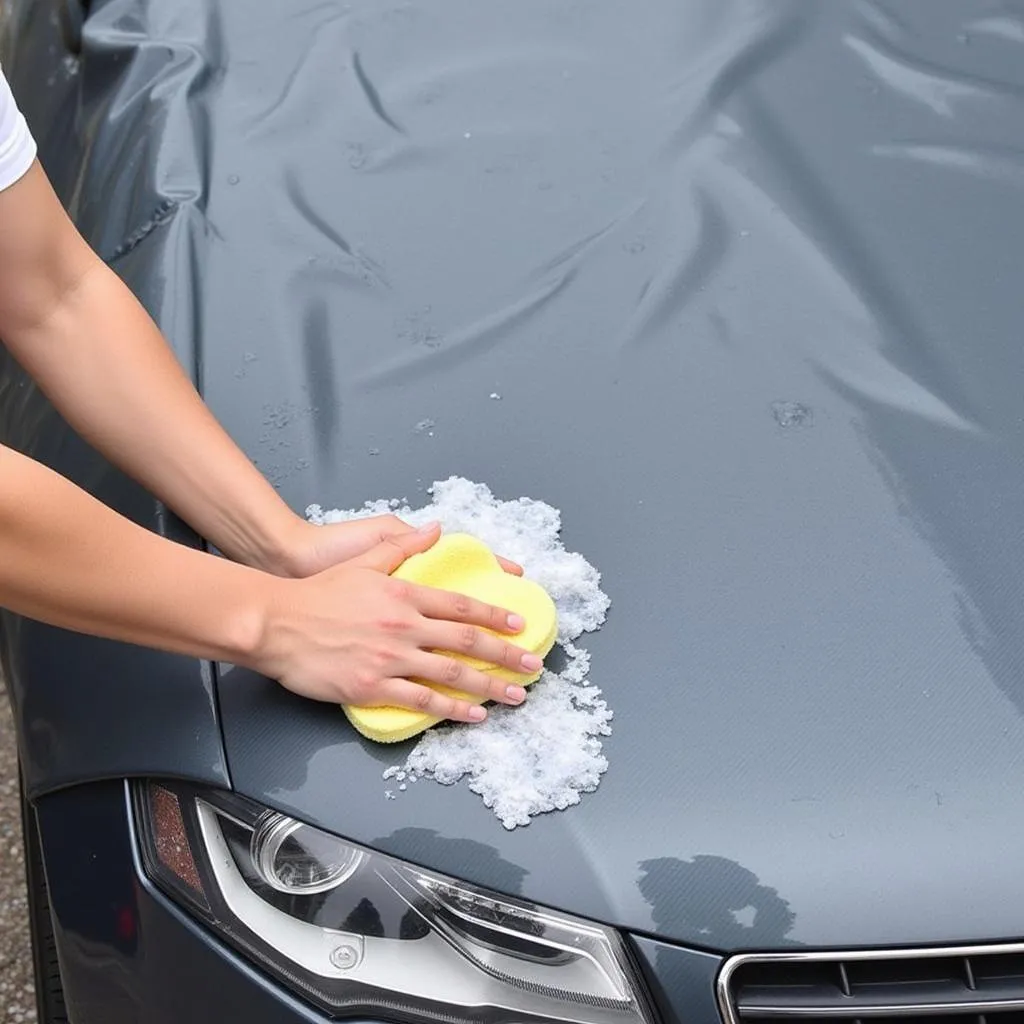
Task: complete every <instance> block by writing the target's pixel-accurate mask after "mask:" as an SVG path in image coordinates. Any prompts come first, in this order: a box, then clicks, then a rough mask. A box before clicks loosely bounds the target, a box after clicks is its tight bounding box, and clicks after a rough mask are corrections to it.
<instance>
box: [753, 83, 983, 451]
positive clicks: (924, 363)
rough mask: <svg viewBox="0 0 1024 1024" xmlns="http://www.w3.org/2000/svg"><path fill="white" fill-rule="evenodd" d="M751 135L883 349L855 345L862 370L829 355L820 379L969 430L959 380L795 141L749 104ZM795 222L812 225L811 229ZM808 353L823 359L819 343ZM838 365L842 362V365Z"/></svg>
mask: <svg viewBox="0 0 1024 1024" xmlns="http://www.w3.org/2000/svg"><path fill="white" fill-rule="evenodd" d="M749 113H750V119H749V120H750V123H751V124H752V125H754V126H756V127H755V128H754V129H752V132H754V133H756V135H757V136H759V138H760V142H761V145H762V149H763V150H764V152H765V153H767V154H770V156H771V158H772V159H773V160H774V162H775V163H776V164H777V165H778V167H779V170H780V171H781V172H782V174H783V176H784V178H785V181H786V182H787V185H788V187H787V190H786V191H787V196H788V198H787V199H783V200H780V201H779V202H780V208H784V207H785V205H786V204H787V202H788V205H789V206H790V207H791V208H792V207H794V206H795V207H796V211H795V212H796V214H797V216H794V212H790V213H789V219H790V221H791V222H792V223H793V225H794V227H797V230H799V232H800V235H801V237H803V238H805V239H807V241H808V242H809V244H810V245H811V246H813V248H814V250H815V252H816V253H817V254H818V255H819V257H820V259H821V261H822V262H823V263H824V265H825V266H827V267H829V268H830V269H831V270H833V271H834V272H835V273H836V274H837V275H838V276H839V277H840V278H841V279H842V280H843V282H844V283H845V285H846V287H847V288H849V289H850V291H851V292H853V294H855V295H856V296H857V297H858V299H859V300H860V303H861V305H862V306H863V309H864V310H865V312H867V313H868V315H869V316H871V318H872V319H873V321H874V322H875V323H876V324H877V325H878V332H879V334H880V336H881V338H882V340H883V349H882V350H877V349H874V348H872V347H871V346H868V345H862V346H860V348H859V349H858V352H857V354H856V356H855V357H854V360H853V361H854V362H857V363H860V365H861V368H862V369H863V370H864V371H865V372H862V373H856V371H854V372H852V373H851V372H850V369H849V368H848V367H849V363H850V352H849V351H844V352H842V353H836V354H835V356H833V358H832V363H831V365H829V364H828V363H827V362H826V364H825V365H823V366H822V367H821V371H822V373H823V375H825V376H831V377H833V378H834V379H836V380H841V381H845V382H846V383H847V384H848V385H849V386H850V387H851V388H852V389H853V390H854V391H856V392H861V393H865V394H871V395H872V396H873V397H874V398H876V399H879V400H882V401H884V402H886V404H890V405H893V406H894V407H898V408H903V409H904V410H906V411H908V412H911V413H913V414H915V415H926V416H928V417H929V418H932V419H936V420H938V421H939V422H943V423H946V424H947V425H949V426H951V427H954V428H955V429H959V430H968V431H973V430H975V429H977V428H976V426H975V425H974V422H973V421H974V417H973V416H972V415H971V414H970V413H969V411H968V409H969V405H968V402H967V398H966V395H965V394H964V391H963V387H962V385H961V384H960V383H959V382H958V381H957V380H956V379H955V376H953V375H952V374H951V373H950V372H949V370H948V369H947V368H946V367H945V366H944V365H943V364H942V361H941V359H940V358H939V357H938V356H937V354H936V353H935V351H934V349H933V348H932V346H931V344H930V342H929V339H928V332H927V331H926V330H925V329H924V327H923V326H922V325H921V324H920V323H919V322H918V320H917V317H916V316H915V315H914V312H913V310H912V309H911V307H910V305H909V304H908V302H907V301H906V300H905V299H904V298H903V297H901V295H900V294H899V291H898V289H897V288H895V287H894V285H893V284H892V283H890V282H889V280H888V278H887V276H886V273H885V270H884V268H883V267H882V266H880V265H879V264H878V262H877V260H876V259H875V258H874V256H873V254H872V252H871V249H870V246H869V245H868V244H867V243H866V242H865V241H864V240H863V239H862V238H861V236H860V234H859V232H858V231H857V230H856V228H855V226H854V224H853V223H852V222H851V221H850V219H849V218H848V217H847V216H845V215H844V213H843V211H842V208H841V206H840V204H839V203H838V202H837V200H836V198H835V197H833V196H832V195H831V194H830V193H829V190H828V188H827V186H826V184H825V183H824V182H823V181H822V180H821V178H820V176H819V175H818V174H817V173H816V172H815V171H814V170H813V169H812V168H811V167H810V166H809V165H808V164H807V162H806V161H805V160H804V158H803V157H802V155H801V153H800V150H799V147H798V146H797V144H796V142H795V140H794V139H793V138H792V137H791V136H790V135H789V134H788V133H787V132H786V131H785V130H784V128H783V126H782V125H781V124H780V123H779V121H778V119H777V118H776V117H775V115H774V114H773V113H772V111H771V110H770V109H769V108H768V106H767V105H766V104H763V103H759V102H755V101H754V100H753V98H751V99H750V101H749ZM801 225H814V226H815V230H814V231H813V234H811V233H810V232H809V231H808V230H807V229H805V228H803V227H801ZM896 339H899V340H900V341H901V342H902V345H903V346H904V347H906V348H912V349H913V352H914V369H913V370H911V369H903V368H902V367H901V366H899V364H898V362H897V360H896V359H895V358H893V356H894V355H895V353H892V354H891V355H890V354H887V353H885V351H884V349H885V348H886V347H888V348H889V349H890V351H891V350H892V349H893V348H894V347H895V345H894V342H895V340H896ZM813 358H814V359H815V361H816V362H819V363H821V362H822V360H823V359H827V358H828V357H826V356H825V354H824V352H823V351H822V350H821V349H820V348H819V349H818V351H816V352H815V353H814V356H813ZM844 363H845V364H846V366H844V365H843V364H844Z"/></svg>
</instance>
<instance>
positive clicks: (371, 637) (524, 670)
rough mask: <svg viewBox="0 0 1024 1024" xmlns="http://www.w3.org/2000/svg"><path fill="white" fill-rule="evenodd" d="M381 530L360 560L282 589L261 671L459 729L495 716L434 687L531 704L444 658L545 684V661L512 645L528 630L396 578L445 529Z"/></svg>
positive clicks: (270, 614) (311, 691)
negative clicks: (540, 678) (468, 658)
mask: <svg viewBox="0 0 1024 1024" xmlns="http://www.w3.org/2000/svg"><path fill="white" fill-rule="evenodd" d="M384 518H389V517H384ZM403 527H404V524H403ZM317 529H325V527H317ZM364 529H365V527H364ZM376 529H378V530H381V529H384V530H389V532H387V533H386V535H385V536H384V539H383V540H380V541H379V542H378V543H376V544H375V545H374V546H373V547H371V548H370V549H369V550H368V551H365V552H364V553H363V554H361V555H359V556H358V557H356V558H350V559H348V560H347V561H345V562H343V563H342V564H340V565H337V566H335V567H333V568H331V569H327V570H325V571H324V572H321V573H319V574H317V575H315V576H311V577H308V578H306V579H300V580H289V581H283V582H282V583H281V584H280V585H279V586H278V587H277V588H276V590H275V595H276V598H275V599H274V600H273V603H272V604H271V607H270V608H269V609H268V611H267V615H266V626H265V628H264V630H263V639H262V641H261V643H260V644H259V646H258V649H257V652H256V655H255V657H254V658H253V667H254V668H256V669H258V670H259V671H260V672H262V673H264V674H265V675H268V676H270V677H272V678H274V679H277V680H279V681H280V682H281V684H282V685H283V686H285V687H286V688H287V689H289V690H292V691H293V692H294V693H298V694H301V695H302V696H304V697H311V698H313V699H315V700H323V701H331V702H336V703H339V704H353V705H358V706H363V707H379V706H382V705H391V706H397V707H406V708H412V709H414V710H416V711H422V712H424V713H426V714H428V715H432V716H434V717H436V718H449V719H453V720H455V721H459V722H479V721H482V720H483V719H484V718H486V715H487V713H486V711H485V710H484V709H483V708H482V707H478V706H476V705H474V704H470V703H469V702H468V701H464V700H456V699H454V698H452V697H449V696H446V695H444V694H442V693H439V692H438V691H437V690H435V689H433V688H432V687H431V686H429V685H424V683H439V684H442V685H444V686H448V687H451V688H453V689H456V690H460V691H462V692H463V693H471V694H474V695H479V696H481V697H483V698H485V699H487V700H496V701H500V702H502V703H504V704H519V703H521V702H522V701H523V699H524V698H525V696H526V692H525V690H524V689H523V688H522V687H521V686H517V685H509V684H508V683H506V682H504V681H502V680H497V679H494V678H492V677H491V676H489V675H487V674H486V673H484V672H481V671H479V670H477V669H474V668H472V667H471V666H470V665H468V664H466V663H465V662H464V661H461V660H459V659H458V658H454V657H452V656H451V655H450V654H446V653H438V652H457V653H459V654H464V655H472V656H473V657H474V658H477V659H479V660H480V661H484V662H487V663H489V664H493V665H500V666H502V667H504V668H509V669H512V670H513V671H515V672H518V673H521V674H522V675H524V676H529V675H532V674H535V673H536V672H537V671H538V670H539V669H540V667H541V664H542V661H541V659H540V658H539V657H537V656H536V655H534V654H531V653H529V652H527V651H524V650H522V649H521V648H519V647H516V646H514V645H513V644H512V643H510V642H509V640H507V639H505V636H504V635H512V634H515V633H518V632H519V631H521V630H522V628H523V622H522V620H521V619H519V618H518V616H515V615H511V614H510V613H509V612H508V611H506V610H504V609H500V608H495V607H493V606H492V605H488V604H484V603H483V602H481V601H477V600H475V599H473V598H469V597H465V596H463V595H460V594H453V593H449V592H447V591H443V590H436V589H434V588H431V587H423V586H419V585H417V584H413V583H408V582H406V581H403V580H396V579H394V578H392V577H391V576H390V575H389V574H390V573H392V572H394V570H395V569H396V568H397V567H398V566H399V565H401V564H402V562H403V561H405V559H406V558H408V557H409V556H410V555H413V554H416V553H418V552H420V551H425V550H427V549H428V548H429V547H430V546H431V545H432V544H434V543H435V542H436V541H437V539H438V537H439V535H440V527H439V526H437V525H433V526H429V527H424V528H421V529H420V530H412V529H409V528H403V529H401V530H397V529H395V528H394V526H393V524H385V525H381V524H379V523H378V526H377V527H376ZM371 532H372V531H371ZM488 630H492V631H494V632H493V633H492V632H487V631H488ZM495 633H497V634H504V635H494V634H495ZM414 679H419V680H423V681H424V683H421V682H414V681H413V680H414Z"/></svg>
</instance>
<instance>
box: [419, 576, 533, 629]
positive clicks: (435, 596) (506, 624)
mask: <svg viewBox="0 0 1024 1024" xmlns="http://www.w3.org/2000/svg"><path fill="white" fill-rule="evenodd" d="M410 595H411V597H412V603H413V604H414V605H415V607H416V609H417V610H418V611H419V613H420V614H421V615H423V616H425V617H426V618H428V619H441V620H444V621H446V622H461V623H466V624H467V625H472V626H482V627H483V628H484V629H493V630H494V631H495V632H496V633H520V632H522V629H523V627H524V626H525V625H526V623H525V622H524V621H523V618H522V616H521V615H516V614H515V613H514V612H510V611H509V610H508V609H507V608H498V607H497V606H496V605H493V604H487V603H486V602H484V601H479V600H477V599H476V598H475V597H469V596H468V595H466V594H458V593H455V592H454V591H451V590H439V589H437V588H435V587H423V586H418V585H416V586H413V587H412V588H411V589H410Z"/></svg>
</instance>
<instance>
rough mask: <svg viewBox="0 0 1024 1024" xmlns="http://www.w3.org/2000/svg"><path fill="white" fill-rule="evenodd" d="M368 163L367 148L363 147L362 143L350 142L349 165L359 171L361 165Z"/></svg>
mask: <svg viewBox="0 0 1024 1024" xmlns="http://www.w3.org/2000/svg"><path fill="white" fill-rule="evenodd" d="M365 164H366V150H364V149H363V146H362V143H360V142H350V143H349V144H348V165H349V167H351V168H352V169H353V170H354V171H358V170H359V168H360V167H363V166H365Z"/></svg>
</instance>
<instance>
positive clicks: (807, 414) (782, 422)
mask: <svg viewBox="0 0 1024 1024" xmlns="http://www.w3.org/2000/svg"><path fill="white" fill-rule="evenodd" d="M772 416H774V417H775V422H776V423H778V425H779V426H780V427H782V429H783V430H789V429H791V428H793V427H809V426H811V425H812V424H813V423H814V411H813V410H812V409H811V407H810V406H808V405H803V404H802V403H800V402H772Z"/></svg>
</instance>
